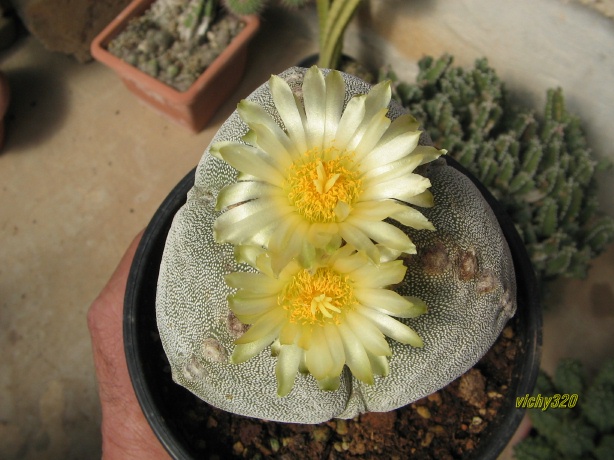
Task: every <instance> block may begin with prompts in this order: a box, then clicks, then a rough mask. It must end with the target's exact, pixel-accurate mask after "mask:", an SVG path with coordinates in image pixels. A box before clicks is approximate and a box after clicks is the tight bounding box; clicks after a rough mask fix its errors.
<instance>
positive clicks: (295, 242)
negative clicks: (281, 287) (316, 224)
mask: <svg viewBox="0 0 614 460" xmlns="http://www.w3.org/2000/svg"><path fill="white" fill-rule="evenodd" d="M286 222H287V223H286ZM281 225H284V226H285V227H286V229H285V234H282V233H279V236H280V238H279V239H277V238H276V237H273V238H271V240H270V243H269V250H270V255H271V268H272V269H273V272H274V273H279V272H280V271H281V269H282V268H283V267H285V266H286V265H287V264H288V263H289V262H290V260H292V259H293V258H294V257H297V256H298V255H299V254H300V253H301V250H302V249H303V244H304V242H305V239H306V238H307V231H308V229H309V224H307V222H305V221H303V220H302V219H301V218H300V217H298V216H296V215H289V216H287V217H286V219H284V222H283V223H282V224H281ZM282 235H283V236H282Z"/></svg>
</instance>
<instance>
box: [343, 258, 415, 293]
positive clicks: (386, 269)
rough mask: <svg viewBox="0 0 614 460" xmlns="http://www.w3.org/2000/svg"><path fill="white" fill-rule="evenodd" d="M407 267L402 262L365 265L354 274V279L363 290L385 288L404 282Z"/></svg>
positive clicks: (394, 261)
mask: <svg viewBox="0 0 614 460" xmlns="http://www.w3.org/2000/svg"><path fill="white" fill-rule="evenodd" d="M406 272H407V267H406V266H405V265H403V261H402V260H393V261H391V262H384V263H380V264H379V265H375V264H363V265H362V266H361V267H359V268H358V269H357V270H356V271H354V272H352V278H353V279H354V281H355V283H356V284H357V285H358V286H360V287H361V288H363V287H364V288H384V287H386V286H390V285H392V284H397V283H400V282H401V281H403V279H404V278H405V273H406Z"/></svg>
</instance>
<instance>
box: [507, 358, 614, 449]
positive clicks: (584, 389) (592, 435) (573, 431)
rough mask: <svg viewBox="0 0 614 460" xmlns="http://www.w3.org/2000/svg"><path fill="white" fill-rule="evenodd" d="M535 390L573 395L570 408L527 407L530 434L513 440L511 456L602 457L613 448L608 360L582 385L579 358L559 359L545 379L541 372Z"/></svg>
mask: <svg viewBox="0 0 614 460" xmlns="http://www.w3.org/2000/svg"><path fill="white" fill-rule="evenodd" d="M535 393H539V394H543V395H555V394H560V395H564V394H567V395H577V398H578V399H577V401H578V402H577V405H575V404H574V407H572V408H566V409H562V408H551V409H548V410H538V409H532V410H530V411H529V417H530V418H531V422H532V423H533V432H532V434H531V435H530V436H529V437H528V438H526V439H524V440H523V441H521V442H520V443H519V444H517V445H516V446H515V448H514V455H515V457H516V459H517V460H546V459H553V458H557V459H558V458H560V459H563V458H564V459H569V460H573V459H585V460H608V459H611V458H612V452H614V360H612V361H609V362H606V363H605V364H604V365H603V367H602V368H601V369H600V370H599V372H598V373H597V375H596V376H595V378H594V379H593V380H592V381H591V382H590V383H588V382H587V376H586V372H585V370H584V369H583V367H582V364H581V363H580V362H579V361H575V360H570V359H566V360H562V361H561V362H560V363H559V365H558V367H557V369H556V373H555V375H554V378H550V377H549V376H548V375H547V374H545V373H544V372H541V373H540V375H539V377H538V379H537V385H536V387H535Z"/></svg>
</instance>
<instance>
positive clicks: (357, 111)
mask: <svg viewBox="0 0 614 460" xmlns="http://www.w3.org/2000/svg"><path fill="white" fill-rule="evenodd" d="M365 100H366V96H356V97H353V98H352V99H350V102H348V104H347V106H346V107H345V110H344V111H343V114H342V115H341V119H340V120H339V125H338V126H337V135H336V137H335V140H334V146H335V147H336V148H338V149H339V150H340V151H345V150H347V148H348V144H349V142H350V141H352V139H353V137H354V133H355V132H356V130H357V129H358V127H359V126H360V125H361V124H362V121H363V119H364V116H365Z"/></svg>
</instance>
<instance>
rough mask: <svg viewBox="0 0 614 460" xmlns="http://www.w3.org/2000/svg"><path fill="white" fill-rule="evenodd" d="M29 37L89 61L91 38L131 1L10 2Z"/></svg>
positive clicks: (51, 49)
mask: <svg viewBox="0 0 614 460" xmlns="http://www.w3.org/2000/svg"><path fill="white" fill-rule="evenodd" d="M12 3H13V5H14V6H15V10H16V11H17V14H18V15H19V16H20V17H21V20H22V21H23V23H24V24H25V26H26V28H27V29H28V30H29V31H30V33H31V34H32V35H33V36H35V37H36V38H37V39H38V40H40V41H41V43H42V44H43V45H44V46H45V48H47V49H48V50H50V51H58V52H61V53H65V54H70V55H73V56H74V57H75V58H76V59H77V61H79V62H87V61H89V60H91V55H90V51H89V48H90V43H91V42H92V40H93V39H94V37H95V36H96V35H97V34H98V33H99V32H100V31H101V30H102V29H103V28H104V27H105V26H106V25H107V24H108V23H109V22H111V20H112V19H113V18H114V17H115V16H117V15H118V14H119V13H120V12H121V11H122V10H123V9H124V8H125V7H126V5H128V3H130V0H13V2H12Z"/></svg>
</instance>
